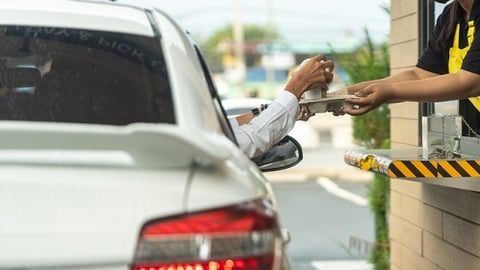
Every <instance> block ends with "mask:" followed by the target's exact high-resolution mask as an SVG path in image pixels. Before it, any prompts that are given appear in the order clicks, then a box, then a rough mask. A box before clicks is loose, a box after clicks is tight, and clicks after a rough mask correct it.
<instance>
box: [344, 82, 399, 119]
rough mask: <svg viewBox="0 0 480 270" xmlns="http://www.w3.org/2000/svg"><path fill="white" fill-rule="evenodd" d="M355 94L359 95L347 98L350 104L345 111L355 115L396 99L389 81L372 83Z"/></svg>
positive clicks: (346, 100)
mask: <svg viewBox="0 0 480 270" xmlns="http://www.w3.org/2000/svg"><path fill="white" fill-rule="evenodd" d="M353 94H354V95H355V96H357V97H356V98H347V99H345V102H347V103H348V104H349V105H350V106H346V107H345V108H344V109H343V112H344V113H347V114H350V115H354V116H356V115H362V114H365V113H367V112H369V111H371V110H374V109H376V108H377V107H378V106H380V105H382V104H383V103H386V102H389V101H392V100H394V97H393V94H392V89H391V84H389V83H374V84H370V85H369V86H367V87H365V88H363V89H361V90H358V91H356V92H355V93H353Z"/></svg>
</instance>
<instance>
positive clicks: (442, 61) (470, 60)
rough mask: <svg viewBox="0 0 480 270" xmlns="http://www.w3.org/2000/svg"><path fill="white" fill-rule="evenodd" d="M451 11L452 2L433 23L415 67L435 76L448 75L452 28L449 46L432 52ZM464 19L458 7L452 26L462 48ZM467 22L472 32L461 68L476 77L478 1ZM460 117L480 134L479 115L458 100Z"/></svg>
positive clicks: (479, 57) (478, 65) (478, 71)
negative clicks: (471, 21) (433, 27)
mask: <svg viewBox="0 0 480 270" xmlns="http://www.w3.org/2000/svg"><path fill="white" fill-rule="evenodd" d="M451 8H453V3H452V4H449V5H447V6H446V7H445V8H444V10H443V12H442V14H441V15H440V16H439V17H438V20H437V24H436V25H435V29H434V30H433V32H432V35H431V37H430V40H429V41H428V45H427V48H425V50H424V51H423V53H422V55H421V56H420V58H419V59H418V62H417V67H419V68H421V69H424V70H427V71H430V72H433V73H436V74H448V59H449V51H450V47H451V46H452V45H453V37H454V34H455V28H453V32H452V33H451V34H450V35H449V37H448V40H447V44H451V45H450V46H449V47H445V48H441V49H436V47H435V40H437V37H438V36H439V35H440V30H441V29H442V28H443V26H444V25H445V23H446V21H447V20H448V15H449V11H450V9H451ZM464 17H465V12H464V11H463V9H462V8H461V7H460V6H458V8H457V10H456V16H455V20H456V22H455V23H454V25H455V26H456V25H457V23H459V24H460V35H459V36H460V40H459V47H460V48H465V47H466V46H467V45H468V44H467V43H468V42H467V34H466V33H467V30H468V24H467V22H466V21H465V20H464ZM469 20H474V22H475V23H474V25H475V33H474V37H473V42H472V45H471V46H470V50H469V51H468V52H467V54H466V55H465V58H464V59H463V64H462V69H463V70H466V71H469V72H472V73H476V74H479V75H480V1H474V2H473V7H472V11H471V13H470V18H469ZM460 115H462V116H463V117H464V119H465V120H466V121H467V122H468V123H469V125H470V126H471V127H472V128H473V129H474V130H475V131H476V132H477V133H478V132H479V131H480V113H479V112H478V110H477V109H476V108H475V106H473V104H471V102H470V101H468V99H464V100H460ZM463 130H464V131H463V133H464V135H467V136H473V135H472V134H471V133H470V132H469V131H468V129H467V128H466V127H465V125H464V128H463Z"/></svg>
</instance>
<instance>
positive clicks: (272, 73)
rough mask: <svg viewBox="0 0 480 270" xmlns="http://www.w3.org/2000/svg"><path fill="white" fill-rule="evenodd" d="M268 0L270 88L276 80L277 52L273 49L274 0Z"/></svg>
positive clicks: (268, 69)
mask: <svg viewBox="0 0 480 270" xmlns="http://www.w3.org/2000/svg"><path fill="white" fill-rule="evenodd" d="M266 1H267V36H266V37H265V39H266V41H267V42H268V43H269V45H270V46H269V52H268V54H269V56H270V62H271V63H270V64H269V65H267V67H266V68H267V70H266V71H267V83H268V87H269V88H270V87H271V85H272V84H273V83H274V81H275V67H274V66H273V64H274V61H275V60H274V57H275V52H274V51H273V42H272V41H273V30H274V27H273V7H272V3H273V0H266Z"/></svg>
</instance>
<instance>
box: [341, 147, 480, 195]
mask: <svg viewBox="0 0 480 270" xmlns="http://www.w3.org/2000/svg"><path fill="white" fill-rule="evenodd" d="M423 156H424V155H423V152H422V148H413V149H385V150H369V149H366V150H365V149H362V150H347V151H345V154H344V160H345V163H347V164H349V165H351V166H354V167H358V168H360V169H362V170H365V171H371V172H375V173H379V174H382V175H385V176H388V177H390V178H402V179H406V180H411V181H418V182H423V183H430V184H438V185H443V186H449V187H454V188H460V189H467V190H475V191H480V157H475V156H467V155H462V157H461V158H457V159H426V158H423Z"/></svg>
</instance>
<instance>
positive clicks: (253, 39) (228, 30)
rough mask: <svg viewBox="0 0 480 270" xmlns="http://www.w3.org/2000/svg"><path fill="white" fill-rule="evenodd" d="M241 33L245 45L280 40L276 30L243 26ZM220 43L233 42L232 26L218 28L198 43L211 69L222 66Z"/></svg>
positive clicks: (258, 26)
mask: <svg viewBox="0 0 480 270" xmlns="http://www.w3.org/2000/svg"><path fill="white" fill-rule="evenodd" d="M243 33H244V41H245V43H266V42H271V41H273V40H276V39H279V38H280V35H279V34H278V32H277V30H275V29H273V30H269V29H268V28H267V27H265V26H261V25H244V26H243ZM222 42H233V25H232V24H228V25H225V26H224V27H221V28H219V29H218V30H216V31H215V32H213V34H212V35H211V36H210V37H208V38H207V39H206V40H205V41H204V42H201V43H200V47H201V49H202V52H203V54H204V56H205V59H206V61H207V63H209V65H210V66H212V67H219V66H221V65H222V52H221V51H220V50H219V44H221V43H222Z"/></svg>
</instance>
